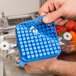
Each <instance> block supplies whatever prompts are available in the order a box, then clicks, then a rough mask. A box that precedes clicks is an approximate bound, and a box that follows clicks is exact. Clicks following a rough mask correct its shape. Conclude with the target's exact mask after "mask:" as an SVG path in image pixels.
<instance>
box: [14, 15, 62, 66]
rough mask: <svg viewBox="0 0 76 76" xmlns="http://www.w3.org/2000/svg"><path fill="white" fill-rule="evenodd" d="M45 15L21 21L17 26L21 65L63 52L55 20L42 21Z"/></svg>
mask: <svg viewBox="0 0 76 76" xmlns="http://www.w3.org/2000/svg"><path fill="white" fill-rule="evenodd" d="M43 17H44V16H41V17H39V18H37V19H34V20H30V21H27V22H23V23H20V24H18V25H17V26H16V28H15V31H16V37H17V43H18V48H19V51H20V55H21V61H20V65H21V66H24V65H25V64H26V63H28V62H32V61H37V60H42V59H48V58H52V57H56V56H58V55H59V54H60V52H61V49H60V45H59V40H58V35H57V32H56V28H55V24H54V22H52V23H49V24H45V23H43V22H42V19H43ZM32 27H33V28H32Z"/></svg>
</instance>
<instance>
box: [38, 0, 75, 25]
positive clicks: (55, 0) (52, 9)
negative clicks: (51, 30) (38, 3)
mask: <svg viewBox="0 0 76 76" xmlns="http://www.w3.org/2000/svg"><path fill="white" fill-rule="evenodd" d="M39 14H40V15H46V17H44V19H43V22H44V23H50V22H53V21H55V24H56V25H64V24H65V23H66V22H67V21H68V20H69V19H76V0H47V1H46V2H45V4H44V5H43V6H42V7H41V8H40V10H39Z"/></svg>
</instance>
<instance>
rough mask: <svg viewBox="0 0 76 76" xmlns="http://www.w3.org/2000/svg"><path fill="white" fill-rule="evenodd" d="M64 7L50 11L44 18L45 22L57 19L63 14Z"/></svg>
mask: <svg viewBox="0 0 76 76" xmlns="http://www.w3.org/2000/svg"><path fill="white" fill-rule="evenodd" d="M62 13H63V11H62V9H58V10H56V11H53V12H51V13H48V14H47V15H46V16H45V17H44V18H43V22H44V23H50V22H53V21H55V20H56V19H57V18H59V17H61V16H62Z"/></svg>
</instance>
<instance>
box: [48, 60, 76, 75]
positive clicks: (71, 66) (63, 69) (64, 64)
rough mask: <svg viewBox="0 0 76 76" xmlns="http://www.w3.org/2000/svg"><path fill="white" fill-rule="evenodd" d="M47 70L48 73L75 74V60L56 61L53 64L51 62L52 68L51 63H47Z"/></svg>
mask: <svg viewBox="0 0 76 76" xmlns="http://www.w3.org/2000/svg"><path fill="white" fill-rule="evenodd" d="M54 65H55V66H54ZM48 70H49V72H50V73H51V72H52V73H53V74H56V75H62V76H63V75H64V76H76V62H71V61H58V62H56V63H55V64H53V68H52V65H51V66H50V65H49V66H48ZM51 70H52V71H51Z"/></svg>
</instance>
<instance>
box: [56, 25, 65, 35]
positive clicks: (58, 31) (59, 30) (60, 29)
mask: <svg viewBox="0 0 76 76" xmlns="http://www.w3.org/2000/svg"><path fill="white" fill-rule="evenodd" d="M64 29H65V27H64V26H56V30H57V34H58V36H61V35H60V33H61V32H63V30H64ZM65 31H66V30H65Z"/></svg>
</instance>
